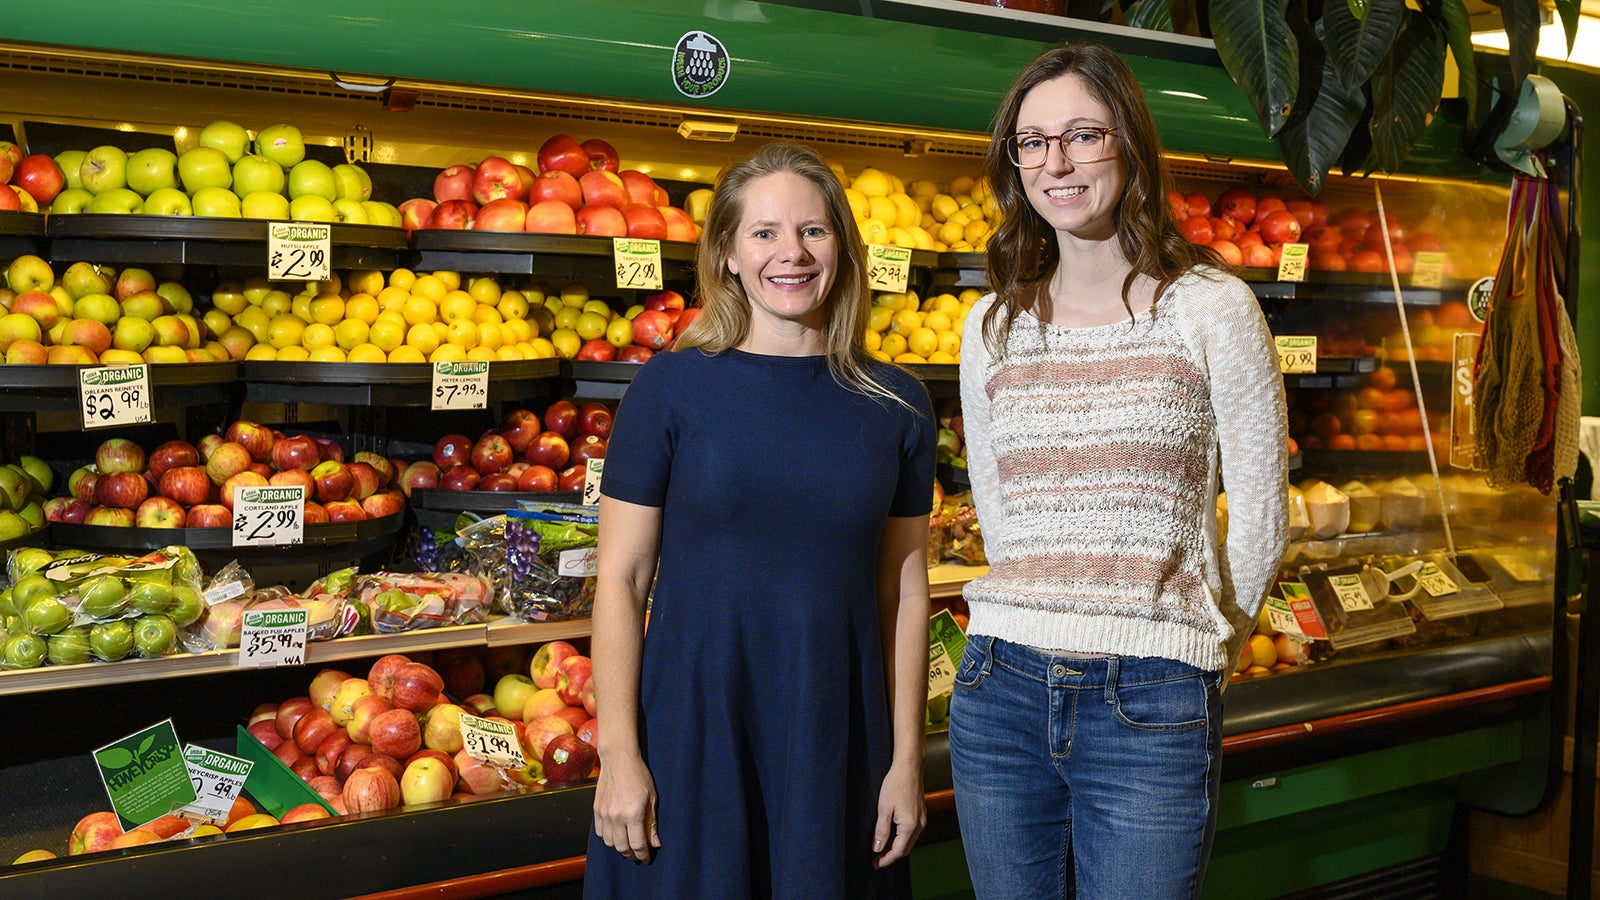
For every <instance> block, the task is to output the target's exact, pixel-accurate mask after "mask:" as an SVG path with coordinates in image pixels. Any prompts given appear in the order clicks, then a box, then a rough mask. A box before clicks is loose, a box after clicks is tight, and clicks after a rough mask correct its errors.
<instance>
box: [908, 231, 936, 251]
mask: <svg viewBox="0 0 1600 900" xmlns="http://www.w3.org/2000/svg"><path fill="white" fill-rule="evenodd" d="M906 230H907V231H909V232H911V239H912V241H913V242H914V243H915V244H916V246H915V247H912V248H911V249H913V250H932V249H933V235H931V234H929V233H928V229H926V228H923V227H922V226H921V225H913V226H911V227H910V228H907V229H906Z"/></svg>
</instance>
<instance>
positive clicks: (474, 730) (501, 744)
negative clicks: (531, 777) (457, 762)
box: [461, 713, 528, 769]
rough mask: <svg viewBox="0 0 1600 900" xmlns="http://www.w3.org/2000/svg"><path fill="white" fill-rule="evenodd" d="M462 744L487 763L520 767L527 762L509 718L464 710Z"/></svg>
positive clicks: (470, 753)
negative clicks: (498, 718) (491, 717)
mask: <svg viewBox="0 0 1600 900" xmlns="http://www.w3.org/2000/svg"><path fill="white" fill-rule="evenodd" d="M461 744H462V747H463V749H465V750H466V751H467V755H468V756H470V757H472V758H473V759H475V760H477V761H478V762H481V763H483V764H484V765H487V766H498V767H499V768H502V769H521V768H522V767H524V766H526V765H527V764H528V761H527V760H525V759H523V758H522V742H521V741H519V740H518V739H517V729H516V726H514V725H512V724H511V723H510V722H493V721H490V720H488V719H481V718H479V717H477V716H473V715H468V714H466V713H462V714H461Z"/></svg>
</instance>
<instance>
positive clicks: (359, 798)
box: [341, 768, 400, 814]
mask: <svg viewBox="0 0 1600 900" xmlns="http://www.w3.org/2000/svg"><path fill="white" fill-rule="evenodd" d="M341 796H343V798H344V808H345V809H346V810H348V811H349V812H350V813H352V814H353V813H364V812H381V811H382V810H386V809H394V808H395V807H397V806H399V805H400V782H399V781H397V780H396V779H395V777H394V775H392V774H390V773H389V770H387V769H380V768H361V769H357V770H355V771H354V772H351V773H350V777H349V778H347V779H345V782H344V792H343V794H342V795H341Z"/></svg>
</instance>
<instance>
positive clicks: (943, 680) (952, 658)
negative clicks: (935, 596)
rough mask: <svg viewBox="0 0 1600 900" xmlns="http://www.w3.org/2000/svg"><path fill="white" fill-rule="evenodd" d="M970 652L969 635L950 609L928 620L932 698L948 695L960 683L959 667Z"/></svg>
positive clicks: (943, 610)
mask: <svg viewBox="0 0 1600 900" xmlns="http://www.w3.org/2000/svg"><path fill="white" fill-rule="evenodd" d="M966 649H967V636H966V634H965V633H963V632H962V630H961V626H960V625H959V624H957V623H956V619H955V616H953V615H951V614H950V610H948V609H941V610H939V611H938V612H936V613H934V614H933V616H932V618H930V619H929V620H928V696H929V697H937V696H939V695H941V694H948V693H950V692H951V691H952V690H953V689H954V688H955V684H956V667H957V666H959V665H961V657H962V655H963V654H964V653H965V652H966Z"/></svg>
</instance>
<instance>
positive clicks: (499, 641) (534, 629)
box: [485, 616, 589, 647]
mask: <svg viewBox="0 0 1600 900" xmlns="http://www.w3.org/2000/svg"><path fill="white" fill-rule="evenodd" d="M588 636H589V620H588V619H586V618H585V619H567V620H565V621H561V622H518V621H515V620H513V619H511V618H510V617H509V616H502V617H498V618H495V619H491V620H490V621H489V624H488V626H487V636H486V638H485V640H486V642H487V644H488V646H490V647H508V646H513V645H516V644H542V643H544V642H545V641H568V640H572V639H573V638H586V637H588Z"/></svg>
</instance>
